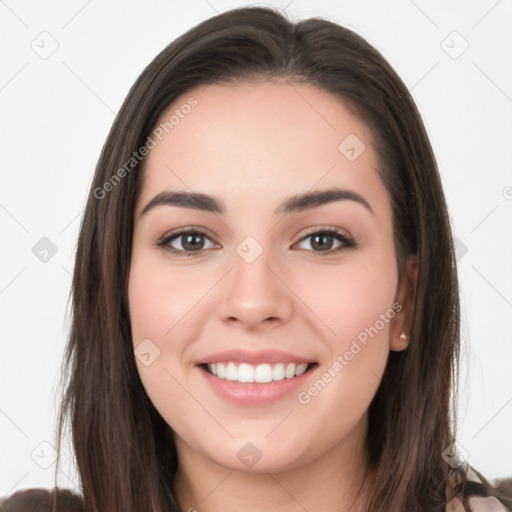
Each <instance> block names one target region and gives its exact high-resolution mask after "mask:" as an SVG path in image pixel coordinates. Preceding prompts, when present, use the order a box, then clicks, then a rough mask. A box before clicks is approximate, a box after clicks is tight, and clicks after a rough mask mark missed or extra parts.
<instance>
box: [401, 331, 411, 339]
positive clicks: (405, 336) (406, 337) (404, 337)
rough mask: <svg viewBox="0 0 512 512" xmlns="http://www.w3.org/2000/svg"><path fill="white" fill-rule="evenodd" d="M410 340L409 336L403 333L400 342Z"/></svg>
mask: <svg viewBox="0 0 512 512" xmlns="http://www.w3.org/2000/svg"><path fill="white" fill-rule="evenodd" d="M408 338H409V336H407V334H405V332H402V334H400V341H406V340H407V339H408Z"/></svg>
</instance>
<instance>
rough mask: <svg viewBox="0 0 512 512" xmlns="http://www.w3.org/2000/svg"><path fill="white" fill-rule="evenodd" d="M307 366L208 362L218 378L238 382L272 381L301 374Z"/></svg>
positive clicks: (210, 369)
mask: <svg viewBox="0 0 512 512" xmlns="http://www.w3.org/2000/svg"><path fill="white" fill-rule="evenodd" d="M307 368H308V365H307V363H304V364H297V365H296V364H295V363H288V364H286V363H277V364H274V365H270V364H267V363H265V364H258V365H256V366H254V365H252V364H247V363H240V364H238V365H237V364H236V363H233V362H226V363H212V364H208V370H209V371H210V373H212V374H213V375H215V376H217V377H219V379H226V380H231V381H235V380H236V381H238V382H260V383H266V382H272V381H279V380H283V379H285V378H286V379H291V378H293V377H298V376H299V375H302V374H303V373H304V372H305V371H306V370H307Z"/></svg>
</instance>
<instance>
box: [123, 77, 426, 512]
mask: <svg viewBox="0 0 512 512" xmlns="http://www.w3.org/2000/svg"><path fill="white" fill-rule="evenodd" d="M191 96H193V97H194V98H195V99H196V100H197V102H198V104H197V106H196V107H195V108H194V109H192V110H191V112H190V113H189V114H188V115H187V116H184V118H183V119H181V120H180V122H179V124H178V125H176V126H175V127H174V129H173V130H172V131H170V132H169V133H168V134H167V135H166V136H165V137H164V138H163V139H162V141H161V142H158V144H157V145H156V147H154V148H153V149H151V151H150V154H149V155H148V157H147V159H146V162H145V174H144V180H143V184H142V189H141V195H140V198H139V201H138V203H137V205H136V209H135V212H134V239H133V247H132V262H131V268H130V275H129V304H130V317H131V327H132V334H133V344H134V347H137V346H138V345H139V343H141V341H142V340H144V339H147V338H149V339H150V340H151V341H152V343H154V344H155V345H156V346H157V347H158V348H159V350H160V355H159V357H157V358H156V359H155V360H154V361H153V362H152V363H151V364H150V365H148V366H145V365H143V364H141V362H140V361H139V360H138V359H137V367H138V371H139V374H140V377H141V380H142V383H143V385H144V387H145V389H146V391H147V393H148V396H149V397H150V399H151V401H152V403H153V404H154V406H155V407H156V409H157V410H158V411H159V413H160V414H161V415H162V417H163V418H164V419H165V421H166V422H167V423H168V424H169V425H170V426H171V427H172V429H173V431H174V433H175V434H174V436H175V442H176V446H177V450H178V458H179V467H178V472H177V477H176V480H175V488H176V492H177V496H178V500H179V503H180V507H181V508H182V510H184V511H187V510H190V509H191V508H192V509H193V508H195V509H197V510H198V511H200V512H208V511H214V510H220V509H221V508H222V510H224V511H225V512H230V511H235V510H236V511H238V510H241V509H243V510H247V511H253V510H254V511H256V510H267V511H274V510H275V511H278V510H279V511H303V510H304V509H307V510H308V511H310V512H312V511H317V510H318V511H320V510H326V509H330V510H334V509H335V510H337V511H345V510H347V511H348V510H351V511H357V510H364V502H365V496H366V492H367V486H368V485H370V482H371V473H369V472H368V475H367V479H366V484H365V485H364V486H363V488H362V492H361V494H360V495H359V497H358V498H357V499H356V494H357V491H358V490H359V489H360V487H361V485H362V483H363V478H364V476H365V474H366V473H367V471H366V468H365V463H364V460H365V459H364V440H365V435H366V430H367V410H368V407H369V405H370V403H371V400H372V399H373V397H374V395H375V393H376V391H377V388H378V385H379V382H380V379H381V377H382V374H383V372H384V369H385V366H386V362H387V358H388V355H389V351H390V350H404V349H405V348H406V347H407V343H408V341H407V340H403V339H402V340H401V339H400V333H402V332H403V331H405V332H406V333H409V330H410V322H411V318H412V297H413V296H414V295H413V294H414V287H415V282H416V278H415V273H414V268H415V267H414V262H413V260H412V259H411V260H409V262H408V265H407V268H408V272H404V273H403V277H401V278H399V275H400V274H399V269H398V265H397V259H396V254H395V247H394V243H393V226H392V212H391V205H390V200H389V196H388V194H387V191H386V189H385V187H384V185H383V183H382V181H381V180H380V178H379V175H378V173H377V171H376V169H377V165H378V164H377V158H376V154H375V152H374V150H373V148H372V145H371V138H370V132H369V130H368V128H367V127H366V126H365V125H364V124H362V123H361V122H360V121H359V120H358V119H357V118H355V117H353V116H352V115H351V114H350V112H349V111H348V109H347V108H346V107H345V106H344V105H343V103H342V102H341V101H340V100H339V99H338V98H336V97H335V96H333V95H330V94H329V93H326V92H324V91H322V90H320V89H318V88H316V87H314V86H311V85H306V84H293V86H292V85H290V84H287V83H285V82H282V81H259V82H249V83H244V84H238V85H236V86H225V85H222V86H221V85H214V86H212V85H209V86H201V87H199V88H195V89H192V90H190V91H187V92H186V93H185V94H183V95H182V96H181V97H180V98H177V99H176V100H175V101H174V102H173V104H172V105H171V106H170V107H169V108H168V109H167V110H166V112H165V113H164V114H163V115H162V118H161V120H165V119H168V118H169V116H170V115H171V113H172V112H173V111H174V110H175V109H176V108H179V107H180V105H183V104H185V103H186V101H187V100H188V99H189V98H190V97H191ZM349 134H356V135H357V137H358V138H359V139H360V140H361V141H362V142H363V143H364V144H365V146H366V149H365V150H364V151H363V152H362V153H361V154H360V156H359V157H358V158H357V159H356V160H355V161H349V160H348V159H347V158H346V157H345V155H344V154H342V153H341V152H340V151H339V150H338V145H339V144H340V142H341V141H343V140H344V139H345V137H347V136H348V135H349ZM331 186H336V187H339V188H344V189H350V190H352V191H354V192H357V193H358V194H360V195H361V196H363V197H364V198H365V199H366V201H367V202H368V203H369V204H370V206H371V208H372V210H373V213H372V212H370V211H369V210H368V209H367V208H365V207H364V206H362V205H361V204H359V203H357V202H355V201H351V200H343V201H336V202H332V203H329V204H325V205H322V206H320V207H318V208H314V209H311V210H305V211H302V212H296V213H289V214H287V215H284V216H283V215H275V214H274V210H275V208H276V207H277V205H278V204H280V203H281V202H282V201H283V200H284V199H285V198H287V197H289V196H290V195H293V194H298V193H304V192H308V191H311V190H321V189H325V188H329V187H331ZM164 190H168V191H170V190H180V191H186V190H193V191H195V192H202V193H206V194H210V195H213V196H215V197H217V198H218V199H220V200H222V201H223V202H224V203H225V205H226V213H225V214H223V215H220V214H213V213H209V212H202V211H198V210H193V209H190V208H181V207H177V206H168V205H164V206H158V207H156V208H154V209H152V210H150V211H149V212H147V213H146V214H144V215H141V212H142V209H143V208H144V206H145V205H146V204H147V203H148V202H149V201H150V200H151V199H152V198H153V197H154V196H155V195H157V194H158V193H159V192H162V191H164ZM188 226H197V227H201V228H203V229H204V230H206V231H207V232H208V236H207V237H206V238H205V239H204V242H201V243H203V245H202V246H201V244H200V247H199V248H201V247H203V248H204V249H203V250H202V253H201V254H200V255H199V256H177V255H173V254H171V253H170V252H166V251H165V250H164V249H163V248H161V247H158V246H157V240H158V239H159V237H161V236H162V235H165V234H167V233H170V232H173V231H174V230H177V229H179V228H183V227H188ZM325 226H328V227H330V228H338V229H340V230H343V231H344V232H345V233H348V234H349V235H350V236H351V237H353V238H354V239H355V241H356V244H357V245H356V246H355V247H351V248H345V249H344V250H343V251H340V252H336V253H330V254H325V253H323V252H322V251H321V249H318V246H315V245H314V240H313V237H311V236H309V237H308V238H306V235H308V234H309V235H311V233H312V232H315V231H320V232H322V228H323V227H325ZM313 228H318V230H315V229H313ZM324 232H325V229H324ZM247 236H252V237H253V238H254V239H255V240H256V241H257V242H258V244H259V245H260V246H261V248H262V249H263V252H262V253H261V255H260V256H259V257H258V258H257V259H256V260H255V261H254V262H252V263H247V262H246V261H245V260H244V259H243V258H242V257H240V255H239V254H238V253H237V251H236V248H237V247H238V246H239V244H240V243H241V242H242V240H244V239H245V237H247ZM184 238H185V237H182V238H176V239H174V241H172V242H171V243H172V246H173V247H175V248H177V249H183V248H184V246H183V245H182V243H183V244H186V241H185V240H184ZM328 242H329V240H328ZM330 243H332V244H333V245H331V246H329V247H327V249H329V248H330V247H332V248H333V249H335V248H336V247H338V246H339V245H340V242H338V241H337V239H336V238H333V239H332V242H330ZM397 301H398V302H399V303H400V304H401V305H402V310H401V311H400V312H399V313H397V314H396V315H395V316H394V318H393V319H392V320H391V321H389V322H388V323H385V326H384V328H382V329H381V330H380V331H379V332H378V334H377V335H376V336H374V337H373V338H369V342H368V344H367V345H366V346H364V348H363V349H362V350H361V351H360V352H359V353H358V354H357V355H356V356H355V357H354V358H353V359H352V360H351V361H350V362H349V363H348V364H347V365H346V366H345V367H344V368H343V370H342V371H341V372H339V373H337V374H336V377H335V378H333V379H332V380H331V382H329V383H328V385H327V386H325V388H324V389H323V390H322V391H321V392H320V393H318V394H317V396H315V397H314V398H312V399H311V401H310V402H309V403H308V404H301V403H299V402H298V400H297V395H296V394H294V393H293V394H291V395H290V396H288V397H287V398H285V399H282V400H279V401H277V402H276V403H272V404H270V405H265V406H246V407H241V406H237V405H234V404H232V403H230V402H227V401H225V400H224V399H222V398H220V397H219V396H217V395H216V394H215V393H214V391H213V390H212V389H211V388H210V386H209V385H208V384H207V383H206V381H205V379H204V378H203V376H202V375H201V373H200V372H201V370H200V369H199V368H198V367H197V366H195V365H194V361H195V360H197V359H198V358H200V357H204V356H206V355H208V354H212V353H213V352H217V351H221V350H224V349H230V348H234V347H239V346H243V347H246V348H248V349H250V350H256V349H258V348H277V349H280V350H284V351H287V352H291V353H293V354H296V355H299V356H303V357H306V358H308V359H309V360H311V361H317V362H318V363H319V368H317V370H316V371H315V374H314V375H315V377H313V376H312V375H311V376H309V380H308V385H307V386H304V387H303V388H302V389H305V390H307V388H308V386H310V385H311V384H312V383H313V382H314V381H315V380H317V379H318V378H319V376H320V375H321V374H322V373H323V372H324V371H327V369H328V368H329V367H332V364H333V362H334V361H335V360H336V358H337V356H338V355H340V354H344V353H345V352H346V351H347V350H348V349H349V348H350V345H351V343H352V341H353V340H354V339H356V337H357V335H358V334H359V333H361V332H362V331H364V329H365V328H367V327H369V326H373V325H374V324H375V322H376V321H377V320H378V319H379V317H380V316H379V315H381V314H384V313H385V312H386V311H387V310H389V309H390V308H391V307H392V304H393V303H395V302H397ZM247 442H251V443H253V444H254V445H255V446H256V447H257V448H258V450H259V451H260V452H261V454H262V457H261V459H260V460H259V461H258V462H257V463H256V464H255V465H254V466H252V467H251V468H248V467H245V466H244V465H243V464H242V463H241V461H240V460H239V459H238V457H237V453H238V451H239V450H240V449H241V448H242V447H243V446H244V445H245V444H246V443H247ZM354 501H355V503H354Z"/></svg>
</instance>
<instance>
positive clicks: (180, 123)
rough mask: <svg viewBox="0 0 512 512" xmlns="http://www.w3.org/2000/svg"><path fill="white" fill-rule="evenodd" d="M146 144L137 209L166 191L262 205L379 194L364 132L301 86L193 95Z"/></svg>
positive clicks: (319, 93)
mask: <svg viewBox="0 0 512 512" xmlns="http://www.w3.org/2000/svg"><path fill="white" fill-rule="evenodd" d="M150 137H151V138H152V141H153V143H154V145H153V147H152V149H151V150H150V152H149V154H148V156H147V157H146V160H145V170H144V180H143V186H142V191H141V192H142V193H141V201H140V204H139V205H138V210H139V211H140V210H141V209H142V208H143V204H142V203H144V202H147V201H146V200H147V199H150V198H151V197H153V196H154V195H156V194H157V193H159V192H161V191H162V190H172V189H179V190H187V189H192V190H194V191H198V192H202V193H206V194H213V195H217V196H219V195H220V196H226V197H231V198H233V199H235V198H237V197H239V198H242V197H244V198H245V199H248V198H251V199H252V200H255V201H261V202H262V204H263V203H265V202H268V201H270V200H271V199H272V198H273V197H274V196H275V198H276V202H277V201H278V200H279V202H280V199H282V197H283V196H286V195H292V194H294V193H301V192H304V191H307V190H311V189H315V188H327V187H330V186H343V187H344V188H349V189H358V191H359V192H361V191H364V190H366V191H367V193H369V194H370V195H371V194H372V191H373V193H374V194H375V193H378V194H380V195H382V194H383V186H382V183H381V182H380V179H379V177H378V173H377V171H376V169H377V160H376V155H375V152H374V149H373V147H372V144H371V138H370V137H371V134H370V131H369V129H368V127H367V126H366V125H365V124H364V123H362V122H361V121H360V120H358V119H357V118H356V117H354V116H353V115H352V114H351V113H350V111H349V109H348V108H347V106H346V105H345V104H344V103H343V102H342V100H340V99H339V98H337V97H336V96H334V95H332V94H330V93H328V92H326V91H323V90H321V89H319V88H317V87H315V86H312V85H309V84H298V83H293V82H285V81H258V82H247V83H242V84H236V85H207V86H200V87H196V88H193V89H191V90H189V91H187V92H186V93H184V94H182V95H181V96H180V97H178V98H177V99H176V100H175V101H174V102H173V103H172V104H171V105H170V106H169V107H168V108H167V109H166V110H165V111H164V112H163V114H162V115H161V117H160V119H159V121H158V123H157V125H156V126H155V127H154V129H153V131H152V133H151V134H150Z"/></svg>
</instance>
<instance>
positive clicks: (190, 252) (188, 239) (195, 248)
mask: <svg viewBox="0 0 512 512" xmlns="http://www.w3.org/2000/svg"><path fill="white" fill-rule="evenodd" d="M208 244H210V245H208ZM157 245H158V246H159V247H162V248H163V249H164V250H166V251H169V252H171V253H173V254H176V255H178V256H195V255H196V254H201V253H202V252H203V251H205V250H207V249H211V248H213V247H214V246H215V244H214V243H213V242H212V240H211V239H210V237H208V236H207V235H206V234H205V233H203V232H201V231H197V230H189V231H181V232H179V233H174V234H172V233H171V234H169V235H165V236H164V237H162V238H161V239H160V240H159V242H158V244H157ZM195 253H196V254H195Z"/></svg>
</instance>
